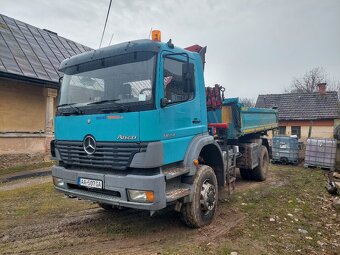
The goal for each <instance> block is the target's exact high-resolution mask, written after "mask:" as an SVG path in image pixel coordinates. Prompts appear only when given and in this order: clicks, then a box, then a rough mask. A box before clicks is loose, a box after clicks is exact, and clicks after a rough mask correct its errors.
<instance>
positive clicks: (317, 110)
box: [256, 91, 339, 120]
mask: <svg viewBox="0 0 340 255" xmlns="http://www.w3.org/2000/svg"><path fill="white" fill-rule="evenodd" d="M256 107H259V108H273V107H277V108H278V112H279V119H280V120H316V119H336V118H338V117H339V112H338V93H337V92H335V91H328V92H326V94H324V95H321V94H320V93H319V92H314V93H287V94H268V95H259V96H258V98H257V102H256Z"/></svg>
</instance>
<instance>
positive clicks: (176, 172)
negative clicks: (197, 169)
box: [163, 167, 190, 180]
mask: <svg viewBox="0 0 340 255" xmlns="http://www.w3.org/2000/svg"><path fill="white" fill-rule="evenodd" d="M189 172H190V169H189V168H186V167H176V168H169V169H165V170H163V174H164V175H165V178H166V179H167V180H170V179H172V178H175V177H177V176H180V175H183V174H187V173H189Z"/></svg>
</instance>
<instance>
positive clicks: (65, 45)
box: [0, 14, 91, 83]
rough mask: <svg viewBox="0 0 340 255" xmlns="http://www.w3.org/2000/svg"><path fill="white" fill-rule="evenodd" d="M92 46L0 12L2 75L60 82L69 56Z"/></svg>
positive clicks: (0, 65)
mask: <svg viewBox="0 0 340 255" xmlns="http://www.w3.org/2000/svg"><path fill="white" fill-rule="evenodd" d="M89 50H91V48H89V47H86V46H84V45H82V44H79V43H76V42H73V41H71V40H68V39H65V38H63V37H61V36H58V35H57V34H56V33H54V32H51V31H49V30H45V29H40V28H37V27H34V26H31V25H29V24H26V23H24V22H21V21H19V20H15V19H13V18H10V17H7V16H5V15H2V14H0V75H7V76H8V75H12V76H15V77H16V76H17V77H18V78H20V77H24V78H32V79H37V80H42V81H47V82H50V83H51V82H52V83H56V82H58V80H59V77H60V76H61V73H60V72H58V68H59V64H60V62H61V61H63V60H64V59H65V58H68V57H70V56H72V55H76V54H79V53H82V52H84V51H89Z"/></svg>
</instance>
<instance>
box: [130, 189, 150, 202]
mask: <svg viewBox="0 0 340 255" xmlns="http://www.w3.org/2000/svg"><path fill="white" fill-rule="evenodd" d="M128 196H129V200H130V201H133V202H140V203H152V202H153V201H154V199H155V195H154V193H153V191H147V190H133V189H129V190H128Z"/></svg>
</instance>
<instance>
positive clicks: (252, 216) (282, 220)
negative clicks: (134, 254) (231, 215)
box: [163, 165, 340, 254]
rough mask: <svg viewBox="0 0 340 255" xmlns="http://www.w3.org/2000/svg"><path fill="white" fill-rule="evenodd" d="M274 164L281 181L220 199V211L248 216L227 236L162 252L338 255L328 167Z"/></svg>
mask: <svg viewBox="0 0 340 255" xmlns="http://www.w3.org/2000/svg"><path fill="white" fill-rule="evenodd" d="M271 169H272V173H273V175H275V179H276V181H273V182H272V183H269V184H268V185H264V186H261V187H259V188H256V189H251V190H248V191H246V192H243V193H239V194H235V195H234V196H233V197H232V199H231V202H230V203H228V204H222V205H221V204H220V208H219V210H221V209H222V210H226V209H227V208H233V209H234V210H235V212H236V213H241V214H243V215H245V220H244V221H243V223H242V224H240V225H238V226H237V227H236V228H235V229H234V230H232V231H231V232H230V233H228V235H227V236H225V237H223V238H220V240H211V243H208V244H201V245H190V244H189V245H188V244H185V245H184V247H180V248H170V249H169V248H168V249H166V250H164V251H163V254H230V253H231V252H232V251H236V252H237V253H238V254H293V253H295V254H339V253H340V245H339V246H337V245H338V244H340V236H339V233H340V232H339V231H340V218H339V212H338V213H337V212H336V211H335V210H334V209H333V208H332V207H331V204H330V203H331V202H330V198H331V196H330V195H329V194H328V193H327V191H326V189H325V184H326V182H325V177H324V171H321V170H317V169H313V170H310V169H304V168H300V167H290V166H276V165H275V166H271ZM226 220H227V219H226ZM299 229H300V230H299ZM305 231H307V232H305ZM337 231H338V232H337ZM336 232H337V233H338V235H336V234H335V233H336Z"/></svg>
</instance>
